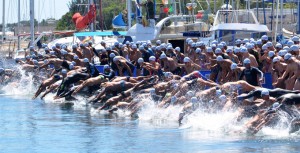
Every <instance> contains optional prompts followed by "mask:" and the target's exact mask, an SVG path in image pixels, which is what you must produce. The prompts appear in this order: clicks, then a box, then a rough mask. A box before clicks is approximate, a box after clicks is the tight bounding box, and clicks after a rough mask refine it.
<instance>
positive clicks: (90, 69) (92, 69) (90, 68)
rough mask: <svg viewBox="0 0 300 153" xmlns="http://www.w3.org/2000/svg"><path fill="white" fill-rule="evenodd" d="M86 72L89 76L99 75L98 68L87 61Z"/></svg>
mask: <svg viewBox="0 0 300 153" xmlns="http://www.w3.org/2000/svg"><path fill="white" fill-rule="evenodd" d="M87 72H88V73H89V74H90V75H91V77H96V76H98V75H99V72H98V69H97V68H96V67H95V65H94V64H92V63H89V65H88V66H87Z"/></svg>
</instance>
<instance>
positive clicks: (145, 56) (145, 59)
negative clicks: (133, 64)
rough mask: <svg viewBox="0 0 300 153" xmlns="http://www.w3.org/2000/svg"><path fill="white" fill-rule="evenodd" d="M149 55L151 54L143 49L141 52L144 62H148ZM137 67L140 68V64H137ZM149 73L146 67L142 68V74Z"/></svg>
mask: <svg viewBox="0 0 300 153" xmlns="http://www.w3.org/2000/svg"><path fill="white" fill-rule="evenodd" d="M150 56H151V54H150V53H149V51H148V50H145V51H144V52H143V53H142V58H143V60H144V62H149V58H150ZM138 67H139V68H141V67H140V64H137V68H138ZM149 74H150V72H149V71H148V70H147V69H143V75H144V76H147V75H149Z"/></svg>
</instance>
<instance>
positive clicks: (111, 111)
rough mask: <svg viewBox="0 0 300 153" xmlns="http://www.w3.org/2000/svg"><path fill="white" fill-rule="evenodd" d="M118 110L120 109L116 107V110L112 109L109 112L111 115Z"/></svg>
mask: <svg viewBox="0 0 300 153" xmlns="http://www.w3.org/2000/svg"><path fill="white" fill-rule="evenodd" d="M117 110H118V108H117V107H115V108H112V109H110V110H109V111H108V112H109V113H113V112H114V111H117Z"/></svg>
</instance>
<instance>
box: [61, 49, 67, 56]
mask: <svg viewBox="0 0 300 153" xmlns="http://www.w3.org/2000/svg"><path fill="white" fill-rule="evenodd" d="M60 53H61V54H62V55H66V54H68V52H67V51H66V50H64V49H62V50H60Z"/></svg>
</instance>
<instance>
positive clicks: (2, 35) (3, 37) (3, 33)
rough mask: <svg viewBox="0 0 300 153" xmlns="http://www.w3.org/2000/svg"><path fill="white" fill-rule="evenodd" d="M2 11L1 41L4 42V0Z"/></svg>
mask: <svg viewBox="0 0 300 153" xmlns="http://www.w3.org/2000/svg"><path fill="white" fill-rule="evenodd" d="M2 9H3V12H2V15H3V16H2V43H3V42H4V36H5V0H3V8H2Z"/></svg>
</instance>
